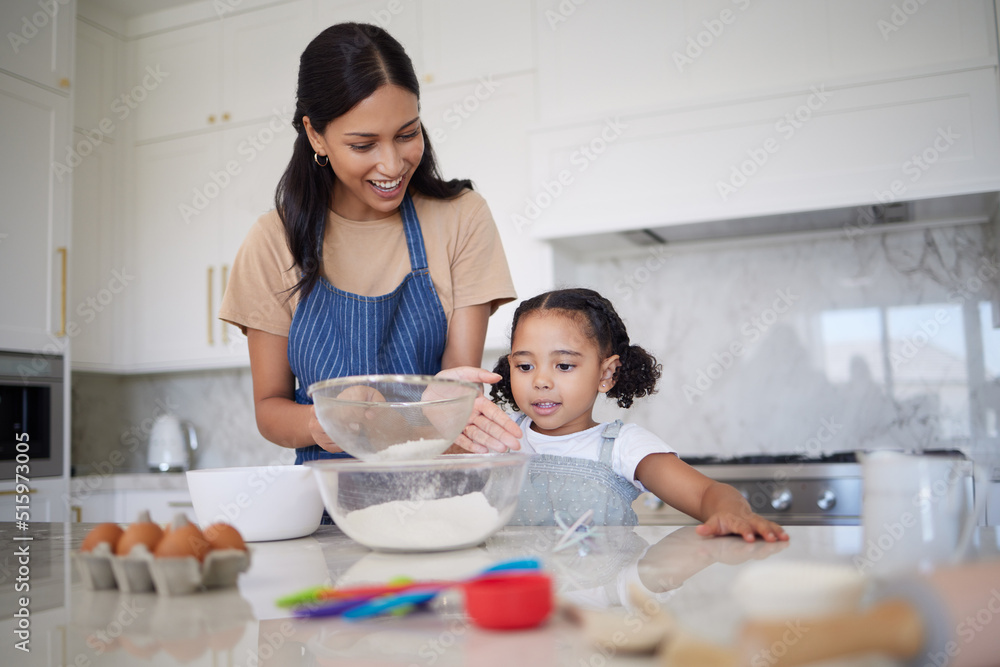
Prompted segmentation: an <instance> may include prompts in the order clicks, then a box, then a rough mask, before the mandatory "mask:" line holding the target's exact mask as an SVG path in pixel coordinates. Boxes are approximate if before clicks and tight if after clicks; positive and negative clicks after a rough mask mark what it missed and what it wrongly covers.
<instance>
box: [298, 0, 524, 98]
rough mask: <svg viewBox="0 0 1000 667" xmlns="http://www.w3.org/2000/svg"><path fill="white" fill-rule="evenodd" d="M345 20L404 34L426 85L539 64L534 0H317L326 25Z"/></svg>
mask: <svg viewBox="0 0 1000 667" xmlns="http://www.w3.org/2000/svg"><path fill="white" fill-rule="evenodd" d="M344 21H356V22H359V23H374V24H376V25H379V26H381V27H382V28H384V29H385V30H386V31H387V32H388V33H389V34H390V35H392V36H393V37H395V38H396V39H397V40H399V42H400V44H402V45H403V48H404V49H405V50H406V54H407V55H408V56H409V57H410V60H411V61H413V67H414V69H415V70H416V72H417V76H418V77H419V79H420V83H421V86H422V87H423V88H424V89H425V90H427V89H428V88H427V87H428V86H437V85H449V84H454V83H458V82H467V81H473V80H477V79H479V78H481V77H482V78H488V77H491V76H502V75H506V74H511V73H514V72H522V71H525V70H529V69H533V68H534V66H535V57H534V46H533V43H532V37H533V28H532V21H533V14H532V2H531V0H510V1H508V2H504V3H495V2H489V1H488V0H390V1H389V2H386V1H385V0H371V1H369V0H361V1H357V0H355V1H353V2H344V0H317V3H316V23H317V24H318V25H319V27H320V29H321V30H322V29H325V28H327V27H329V26H331V25H333V24H334V23H341V22H344Z"/></svg>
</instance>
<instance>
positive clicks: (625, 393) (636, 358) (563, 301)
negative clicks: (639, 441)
mask: <svg viewBox="0 0 1000 667" xmlns="http://www.w3.org/2000/svg"><path fill="white" fill-rule="evenodd" d="M536 310H556V311H564V312H565V313H567V314H568V315H570V316H573V317H575V318H576V319H577V320H579V321H580V322H581V324H583V325H584V326H585V327H586V329H587V333H588V334H589V335H590V337H591V338H593V339H594V341H595V342H596V343H597V348H598V349H599V350H600V351H601V356H602V357H603V358H605V359H607V358H608V357H610V356H613V355H615V354H617V355H618V358H619V360H620V361H621V366H619V367H618V368H617V369H616V370H615V374H614V380H615V386H613V387H612V388H611V389H609V390H608V396H610V397H611V398H616V399H618V407H622V408H628V407H631V406H632V401H633V399H636V398H642V397H643V396H648V395H649V394H652V393H655V392H656V382H657V380H659V379H660V373H661V372H662V371H663V367H662V366H661V365H660V364H658V363H656V359H655V358H654V357H653V355H651V354H650V353H649V352H647V351H646V350H644V349H642V348H641V347H639V346H638V345H632V344H631V343H630V342H629V338H628V332H627V331H626V330H625V323H624V322H622V318H621V317H619V316H618V313H617V312H616V311H615V307H614V306H613V305H612V304H611V302H610V301H608V300H607V299H605V298H604V297H603V296H601V295H600V294H598V293H597V292H595V291H594V290H589V289H584V288H573V289H561V290H555V291H553V292H546V293H544V294H539V295H538V296H536V297H532V298H530V299H528V300H526V301H523V302H522V303H521V305H520V306H518V307H517V310H516V311H514V322H513V323H512V324H511V327H510V339H511V341H513V340H514V333H515V332H516V331H517V323H518V322H519V321H520V319H521V318H522V317H524V316H525V315H527V314H528V313H531V312H534V311H536ZM493 372H494V373H498V374H499V375H500V376H501V378H502V379H501V380H500V381H499V382H497V383H496V384H494V385H493V387H492V388H491V389H490V396H492V397H493V402H494V403H498V404H500V405H510V406H511V407H512V408H514V409H515V410H520V408H518V407H517V403H515V402H514V394H513V393H512V392H511V388H510V362H509V361H508V359H507V357H506V356H503V357H500V359H499V360H498V361H497V363H496V366H494V367H493Z"/></svg>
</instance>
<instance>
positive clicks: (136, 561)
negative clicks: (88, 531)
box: [73, 542, 250, 595]
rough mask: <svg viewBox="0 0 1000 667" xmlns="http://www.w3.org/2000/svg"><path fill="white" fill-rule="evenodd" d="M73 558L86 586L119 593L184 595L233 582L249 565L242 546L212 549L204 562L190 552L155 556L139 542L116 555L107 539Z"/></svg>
mask: <svg viewBox="0 0 1000 667" xmlns="http://www.w3.org/2000/svg"><path fill="white" fill-rule="evenodd" d="M73 559H74V560H75V561H76V567H77V570H78V571H79V572H80V576H81V577H82V578H83V582H84V585H85V586H86V587H87V588H88V589H90V590H104V589H109V588H117V589H118V590H120V591H122V592H123V593H148V592H151V591H154V590H155V591H156V592H157V593H159V594H160V595H187V594H188V593H194V592H196V591H200V590H205V589H210V588H227V587H231V586H235V585H236V579H237V578H238V577H239V575H240V573H241V572H246V571H247V569H249V568H250V552H249V551H243V550H242V549H215V550H212V551H209V552H208V554H206V556H205V560H204V562H199V561H198V559H197V558H195V557H194V556H184V557H180V558H156V557H154V556H153V554H151V553H150V552H149V550H148V549H147V548H146V547H145V545H142V544H137V545H136V546H135V547H133V549H132V551H131V552H130V553H129V554H127V555H125V556H116V555H114V554H113V553H112V551H111V545H110V544H108V543H107V542H102V543H100V544H98V545H97V546H96V547H94V550H93V551H90V552H83V551H80V552H76V553H74V554H73Z"/></svg>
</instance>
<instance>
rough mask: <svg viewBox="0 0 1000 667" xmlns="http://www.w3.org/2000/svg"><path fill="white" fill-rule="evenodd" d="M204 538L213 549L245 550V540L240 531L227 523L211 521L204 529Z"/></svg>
mask: <svg viewBox="0 0 1000 667" xmlns="http://www.w3.org/2000/svg"><path fill="white" fill-rule="evenodd" d="M205 539H206V540H208V543H209V545H210V546H211V547H212V549H213V550H215V549H239V550H241V551H246V550H247V545H246V542H244V541H243V536H242V535H240V531H238V530H236V529H235V528H233V527H232V526H230V525H229V524H228V523H213V524H212V525H211V526H209V527H208V528H206V529H205Z"/></svg>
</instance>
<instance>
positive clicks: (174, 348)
mask: <svg viewBox="0 0 1000 667" xmlns="http://www.w3.org/2000/svg"><path fill="white" fill-rule="evenodd" d="M293 141H294V131H293V130H292V129H291V126H290V125H289V124H288V119H278V118H275V119H271V120H269V121H267V122H265V123H260V124H257V125H250V126H244V127H239V128H231V129H228V130H226V131H224V132H216V133H210V134H206V135H195V136H190V137H183V138H179V139H172V140H169V141H162V142H156V143H149V144H144V145H141V146H137V147H136V149H135V158H136V159H135V170H134V175H135V198H136V203H135V215H134V218H133V219H134V220H135V221H136V223H135V230H134V233H135V247H134V253H135V289H134V291H133V292H132V296H133V297H134V298H133V300H132V302H131V303H132V308H133V313H132V316H131V318H130V322H131V323H132V324H133V326H134V334H133V339H132V340H133V343H132V355H131V357H130V360H129V366H130V368H132V369H135V370H166V369H181V368H187V369H190V368H209V367H221V366H246V365H248V364H249V357H248V354H247V350H246V345H245V339H244V338H243V337H242V335H241V334H237V332H236V329H235V328H233V327H231V326H229V325H223V323H222V322H221V321H219V320H218V309H219V304H220V302H221V299H222V294H223V291H224V283H225V281H226V278H227V274H228V270H229V267H230V266H231V265H232V262H233V259H234V257H235V255H236V249H237V248H238V247H239V245H240V243H241V242H242V241H243V237H244V236H245V235H246V231H247V230H248V229H249V228H250V226H251V225H252V224H253V223H254V222H255V221H256V219H257V217H259V216H260V215H261V214H262V213H264V212H265V211H267V210H268V209H270V208H273V193H274V188H275V186H276V185H277V182H278V178H279V177H280V175H281V173H282V172H283V171H284V168H285V166H286V165H287V162H288V159H289V158H290V156H291V146H292V143H293Z"/></svg>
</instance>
